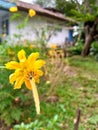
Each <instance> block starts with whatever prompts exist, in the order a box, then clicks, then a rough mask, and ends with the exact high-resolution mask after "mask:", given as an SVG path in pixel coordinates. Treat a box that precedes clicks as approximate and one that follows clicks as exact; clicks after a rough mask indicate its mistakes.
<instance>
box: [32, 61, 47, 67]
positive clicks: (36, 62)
mask: <svg viewBox="0 0 98 130" xmlns="http://www.w3.org/2000/svg"><path fill="white" fill-rule="evenodd" d="M44 64H45V61H44V60H37V61H35V62H34V68H36V69H40V68H41V67H42V66H43V65H44Z"/></svg>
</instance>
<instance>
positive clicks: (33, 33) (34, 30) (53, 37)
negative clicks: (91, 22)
mask: <svg viewBox="0 0 98 130" xmlns="http://www.w3.org/2000/svg"><path fill="white" fill-rule="evenodd" d="M13 6H17V7H18V10H19V11H18V12H16V13H12V12H10V11H9V8H10V7H13ZM29 9H34V10H35V11H36V16H34V17H32V18H30V17H29V20H28V22H27V23H25V26H23V28H22V25H24V21H26V18H27V17H28V10H29ZM15 14H16V16H18V14H20V15H21V16H19V17H17V19H14V20H12V19H11V18H13V15H14V16H15ZM70 23H71V24H70ZM74 24H75V21H74V20H73V19H71V18H68V17H65V16H64V15H63V14H62V13H61V12H59V11H57V10H55V9H52V8H42V7H40V6H39V5H36V4H31V3H26V2H22V1H17V2H16V3H13V2H10V1H8V0H0V38H1V40H5V39H9V38H11V39H13V38H14V39H15V38H17V37H18V38H20V40H25V39H27V40H30V41H33V40H36V38H39V37H40V35H42V33H43V32H44V34H45V37H48V38H47V39H48V40H47V42H48V45H51V44H57V45H61V44H62V45H63V44H64V43H65V40H66V39H67V40H68V41H69V42H72V41H73V36H72V32H73V25H74ZM49 28H51V30H49ZM49 31H50V32H49ZM49 33H50V34H49ZM10 41H11V40H9V42H10ZM14 41H15V40H14Z"/></svg>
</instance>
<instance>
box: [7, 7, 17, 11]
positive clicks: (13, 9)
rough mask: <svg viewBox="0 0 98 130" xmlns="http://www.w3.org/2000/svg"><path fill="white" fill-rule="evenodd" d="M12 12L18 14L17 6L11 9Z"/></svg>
mask: <svg viewBox="0 0 98 130" xmlns="http://www.w3.org/2000/svg"><path fill="white" fill-rule="evenodd" d="M9 11H10V12H17V11H18V8H17V6H13V7H11V8H10V9H9Z"/></svg>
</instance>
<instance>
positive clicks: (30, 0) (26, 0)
mask: <svg viewBox="0 0 98 130" xmlns="http://www.w3.org/2000/svg"><path fill="white" fill-rule="evenodd" d="M21 1H24V2H27V3H31V2H32V3H33V1H34V0H21Z"/></svg>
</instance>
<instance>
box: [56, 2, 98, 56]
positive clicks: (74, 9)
mask: <svg viewBox="0 0 98 130" xmlns="http://www.w3.org/2000/svg"><path fill="white" fill-rule="evenodd" d="M61 3H62V6H61V5H60V4H61ZM65 4H66V5H65ZM97 4H98V0H83V2H82V4H81V3H79V1H78V0H69V1H66V0H61V1H59V0H56V7H57V8H59V9H61V10H62V8H63V10H64V12H65V14H66V15H68V16H71V17H73V18H75V19H76V20H77V21H79V24H81V23H82V25H84V32H85V44H84V48H83V50H82V53H81V54H82V56H86V55H88V54H89V50H90V47H91V44H92V42H93V41H94V40H95V38H98V6H97ZM68 5H70V6H68ZM73 5H74V6H73Z"/></svg>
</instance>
